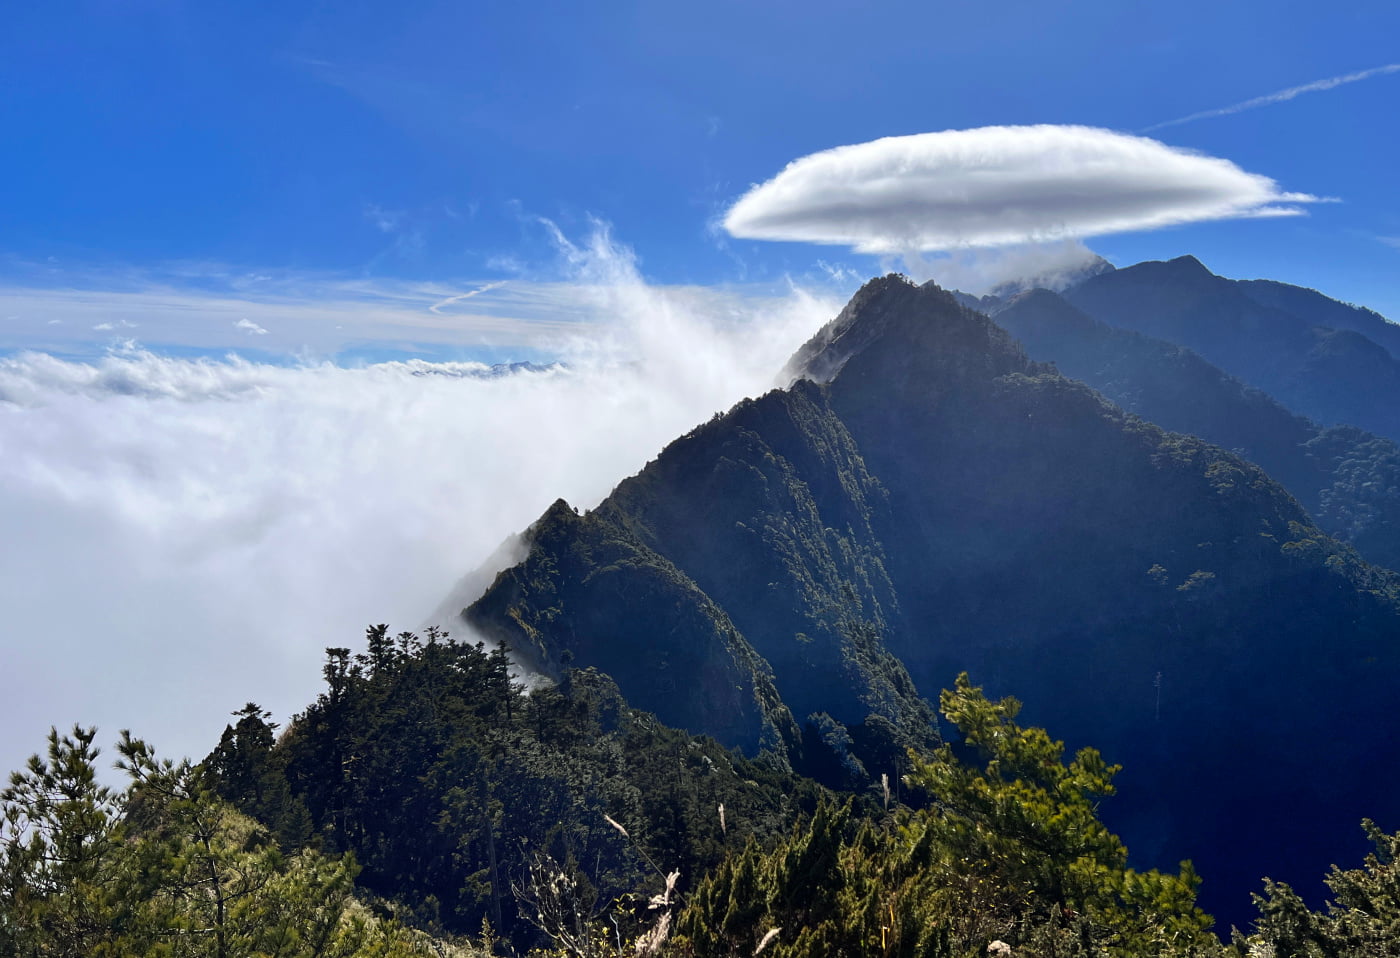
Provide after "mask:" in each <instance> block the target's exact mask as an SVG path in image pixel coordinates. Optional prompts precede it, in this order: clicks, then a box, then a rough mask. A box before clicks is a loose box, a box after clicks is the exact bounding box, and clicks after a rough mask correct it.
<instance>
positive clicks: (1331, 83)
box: [1142, 63, 1400, 133]
mask: <svg viewBox="0 0 1400 958" xmlns="http://www.w3.org/2000/svg"><path fill="white" fill-rule="evenodd" d="M1388 73H1400V63H1388V64H1386V65H1385V66H1382V67H1373V68H1372V69H1370V70H1358V71H1357V72H1356V73H1346V74H1343V75H1341V76H1335V77H1328V78H1327V79H1325V80H1314V81H1313V82H1311V83H1304V84H1302V85H1301V86H1294V87H1289V88H1288V89H1286V90H1278V91H1276V92H1274V93H1266V94H1264V95H1263V96H1256V97H1254V98H1253V99H1251V100H1245V101H1243V102H1242V103H1235V104H1232V105H1230V106H1222V107H1220V108H1219V109H1216V110H1203V111H1201V112H1200V113H1192V114H1191V115H1190V116H1183V117H1178V118H1177V119H1175V120H1167V121H1165V122H1163V123H1155V124H1153V125H1152V126H1149V127H1145V128H1143V131H1142V132H1144V133H1151V132H1152V131H1153V130H1160V129H1162V128H1163V127H1168V126H1179V125H1180V124H1182V123H1191V122H1193V121H1195V120H1205V119H1209V118H1211V117H1216V116H1230V115H1231V114H1233V113H1243V112H1244V111H1245V110H1253V109H1257V108H1258V107H1261V106H1272V105H1273V104H1275V103H1284V102H1286V101H1288V100H1292V99H1293V98H1294V97H1298V96H1302V95H1303V94H1304V93H1319V92H1322V91H1324V90H1333V89H1336V88H1337V87H1339V86H1344V85H1346V84H1348V83H1356V82H1357V81H1359V80H1369V79H1371V78H1372V77H1378V76H1385V75H1386V74H1388Z"/></svg>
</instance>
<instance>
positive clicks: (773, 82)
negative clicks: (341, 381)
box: [0, 0, 1400, 358]
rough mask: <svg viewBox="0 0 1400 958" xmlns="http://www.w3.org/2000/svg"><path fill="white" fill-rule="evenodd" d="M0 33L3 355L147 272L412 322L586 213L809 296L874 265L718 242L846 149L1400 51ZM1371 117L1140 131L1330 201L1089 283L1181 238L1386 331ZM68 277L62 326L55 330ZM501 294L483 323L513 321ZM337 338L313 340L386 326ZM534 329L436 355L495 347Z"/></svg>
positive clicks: (1229, 270)
mask: <svg viewBox="0 0 1400 958" xmlns="http://www.w3.org/2000/svg"><path fill="white" fill-rule="evenodd" d="M6 20H7V21H8V22H7V25H6V29H5V30H4V31H0V83H2V84H3V87H4V89H5V91H6V94H5V96H4V97H3V98H0V130H3V136H4V142H5V144H6V147H7V148H6V149H5V150H4V151H3V152H2V153H0V184H3V186H0V189H2V190H3V202H0V309H2V310H3V315H0V324H4V325H3V326H0V330H3V332H2V333H0V347H3V348H6V349H10V350H13V349H16V348H21V347H25V346H32V347H35V348H48V349H51V350H53V351H57V352H63V351H65V350H70V351H71V350H73V349H80V344H79V343H78V340H77V339H76V338H75V337H76V334H75V333H73V332H72V331H71V329H72V328H73V327H76V326H81V327H82V328H83V329H85V330H87V329H90V328H91V327H93V326H99V325H103V322H102V321H101V316H100V315H99V314H98V313H94V312H92V310H100V308H101V301H100V298H98V297H94V296H93V295H92V294H94V293H101V292H104V291H110V292H112V293H114V294H117V293H122V294H125V296H124V297H121V296H118V297H116V298H115V299H114V300H113V303H114V304H120V310H127V311H126V312H121V311H120V310H119V311H118V312H119V313H120V315H119V316H118V312H114V313H113V314H112V315H113V316H115V317H118V318H117V319H116V320H111V319H109V320H108V321H107V323H108V324H109V325H112V324H114V323H119V322H120V321H121V320H122V318H125V319H126V321H127V322H130V323H132V324H133V325H132V326H131V327H130V329H131V330H132V331H133V335H134V336H135V335H137V334H136V333H135V330H137V329H138V328H141V327H140V321H139V319H131V318H129V317H130V316H132V315H135V313H132V312H130V310H135V311H136V312H137V313H139V311H140V310H141V309H142V304H141V301H140V297H141V296H142V295H145V293H146V292H147V291H150V290H153V289H154V290H158V291H159V293H160V295H162V296H164V297H166V298H167V299H169V298H171V297H176V298H178V297H188V298H189V300H190V303H191V304H200V303H204V302H206V301H207V300H209V299H210V298H214V299H219V300H225V301H226V300H228V299H234V300H240V301H241V299H243V298H249V299H254V300H259V301H261V300H263V299H268V298H271V299H272V300H275V301H276V302H277V303H279V304H280V305H279V306H278V307H277V308H278V309H283V310H291V309H292V308H293V306H294V305H295V306H298V307H299V306H303V305H312V306H318V307H324V306H327V304H329V305H331V306H334V305H335V304H337V303H342V302H345V301H346V300H345V296H340V297H339V298H337V297H336V296H329V293H328V290H329V289H330V287H333V286H334V287H336V288H337V289H338V290H339V292H340V293H342V294H345V293H347V290H349V287H350V286H354V287H355V290H354V292H353V297H352V298H358V297H362V296H367V297H369V298H370V299H372V300H376V301H377V300H378V299H380V298H382V297H383V296H385V295H391V297H392V298H394V299H395V301H396V302H397V303H398V306H399V307H402V308H403V309H404V310H407V311H417V312H420V313H421V312H423V311H426V310H427V309H428V308H429V307H431V306H432V305H434V304H435V303H437V302H440V299H441V298H445V297H446V296H447V295H454V294H458V293H461V292H468V291H470V290H472V289H476V288H478V287H479V286H480V285H484V284H485V283H487V282H490V281H493V280H502V279H505V280H510V281H512V282H515V283H517V284H519V283H522V282H527V281H528V282H540V281H568V280H570V279H572V278H575V277H573V276H572V275H571V274H570V273H569V269H568V263H567V262H566V261H567V259H568V257H567V256H563V257H561V255H560V248H559V246H558V244H557V242H556V241H555V239H554V238H553V236H552V233H551V230H550V229H548V228H547V227H546V226H545V225H543V224H542V223H541V222H540V221H539V220H540V218H546V219H548V220H550V221H552V222H553V223H555V224H557V225H558V228H559V230H560V231H562V233H563V235H564V236H566V237H569V238H570V239H571V240H572V241H574V242H583V241H584V239H583V238H584V237H586V236H587V235H588V233H589V232H590V230H592V229H593V225H592V224H593V223H594V221H601V222H604V223H607V224H610V225H611V233H612V236H613V237H615V238H616V240H617V241H619V242H620V243H623V244H626V245H627V246H628V247H630V248H631V249H632V250H633V251H634V252H635V255H636V257H637V260H638V262H639V264H640V269H641V272H642V274H643V275H644V276H645V277H646V279H647V280H648V281H649V282H652V283H657V284H668V285H669V284H675V285H699V286H725V287H739V286H743V285H746V284H747V285H756V286H762V285H763V284H774V283H781V282H784V281H786V279H788V278H792V279H796V280H797V281H799V282H822V281H829V276H830V274H831V272H832V270H831V269H830V268H828V269H827V270H825V271H823V268H822V267H821V266H819V265H818V264H819V263H825V264H827V267H835V268H836V270H837V275H838V276H839V277H840V280H839V282H840V283H845V284H846V285H849V284H850V283H851V282H852V279H851V278H852V277H865V276H868V275H870V274H873V273H875V272H877V271H879V270H881V269H883V268H886V267H887V266H889V265H891V264H890V263H889V262H887V261H882V260H881V258H880V257H876V256H866V255H860V254H855V253H852V252H851V251H850V249H849V248H846V247H841V246H814V245H811V244H808V243H793V242H765V241H754V240H742V239H736V238H733V237H730V236H728V235H727V234H726V232H725V231H724V230H723V229H722V228H720V227H718V226H717V223H718V222H719V220H720V219H721V218H722V216H723V214H724V212H725V211H726V210H727V209H728V207H729V206H731V205H732V204H733V203H734V202H735V201H736V200H737V199H738V198H739V197H740V196H741V195H742V194H743V193H744V192H745V191H746V190H747V189H748V188H749V187H750V186H751V185H753V184H756V183H761V182H764V181H766V180H769V179H770V178H772V177H774V176H775V175H776V174H778V173H779V172H780V171H781V170H782V169H783V168H784V166H785V165H786V164H788V163H789V162H790V161H792V160H794V159H797V158H799V157H802V156H804V155H807V154H811V153H814V152H817V151H822V150H826V149H829V148H832V147H836V146H840V145H843V144H854V143H861V142H865V141H869V140H874V139H877V138H880V137H886V136H898V135H909V134H920V133H928V132H934V131H941V130H958V129H970V128H977V127H985V126H992V125H1019V124H1077V125H1084V126H1091V127H1100V128H1105V129H1109V130H1115V131H1121V132H1124V133H1133V132H1136V131H1142V130H1144V129H1145V128H1148V127H1152V126H1154V125H1156V124H1160V123H1164V122H1166V121H1171V120H1174V119H1177V118H1181V117H1186V116H1190V115H1192V114H1196V113H1199V112H1202V111H1209V110H1213V109H1218V108H1222V107H1228V106H1230V105H1232V104H1238V103H1243V102H1246V101H1249V100H1251V99H1253V98H1256V97H1260V96H1264V95H1267V94H1270V93H1273V92H1275V91H1280V90H1286V89H1289V88H1294V87H1298V86H1300V85H1304V84H1308V83H1311V82H1313V81H1318V80H1322V79H1325V78H1330V77H1338V76H1343V75H1348V74H1353V73H1356V72H1358V71H1365V70H1371V69H1375V68H1379V67H1385V66H1387V65H1392V64H1396V63H1400V40H1397V38H1400V7H1397V6H1396V5H1395V4H1394V3H1390V2H1376V3H1336V4H1279V3H1270V4H1262V3H1227V4H1221V3H1217V2H1212V3H1198V2H1184V3H1175V4H1127V3H1121V2H1114V3H1107V2H1074V3H1060V4H1053V5H1052V4H1046V3H1043V2H1025V3H1019V2H1018V3H997V4H987V3H970V2H968V3H963V2H958V3H946V2H943V3H929V2H920V3H908V4H905V3H883V4H852V3H830V2H820V0H818V2H811V0H808V2H803V3H789V2H752V0H750V2H745V3H731V2H726V0H719V2H711V3H706V4H682V3H656V2H639V3H597V4H549V3H536V4H529V5H518V4H505V3H487V2H475V3H462V2H456V3H433V2H406V3H395V4H387V3H378V4H375V3H337V4H295V3H293V4H287V3H249V2H245V3H237V4H234V3H220V2H207V0H202V2H191V3H181V2H139V0H138V2H115V0H102V2H89V3H55V4H27V5H18V6H14V7H13V9H11V10H10V11H8V12H7V14H6ZM1398 107H1400V72H1389V73H1379V74H1377V75H1373V76H1370V77H1368V78H1366V79H1363V80H1358V81H1356V82H1351V83H1346V84H1342V85H1338V86H1335V87H1333V88H1331V89H1326V90H1317V91H1314V92H1308V93H1304V94H1301V95H1298V96H1296V97H1294V98H1292V99H1287V100H1282V101H1280V102H1275V103H1271V104H1266V105H1261V106H1258V107H1255V108H1251V109H1246V110H1243V111H1240V112H1237V113H1231V114H1227V115H1220V116H1212V117H1202V118H1199V119H1195V120H1192V121H1189V122H1184V123H1179V124H1176V125H1170V126H1165V127H1162V128H1160V129H1156V130H1153V131H1152V133H1151V134H1150V135H1151V136H1153V137H1156V138H1158V139H1160V140H1161V141H1162V142H1163V143H1165V144H1168V145H1169V146H1172V147H1178V148H1184V149H1188V150H1193V151H1198V152H1200V153H1204V154H1207V155H1210V156H1213V157H1220V158H1223V159H1226V160H1229V161H1231V162H1233V163H1234V164H1236V165H1238V167H1240V168H1241V169H1242V170H1244V171H1248V172H1249V173H1253V174H1260V175H1263V176H1266V177H1269V178H1271V179H1272V180H1274V181H1275V182H1276V183H1277V184H1278V186H1279V188H1280V189H1282V190H1285V191H1291V192H1298V193H1306V194H1311V195H1313V196H1317V197H1325V198H1334V199H1337V200H1340V202H1336V203H1328V204H1319V205H1313V206H1309V207H1308V208H1307V209H1306V211H1305V212H1306V215H1302V216H1296V217H1292V218H1287V219H1273V218H1265V219H1254V218H1247V219H1230V220H1225V221H1220V222H1206V223H1196V224H1192V225H1185V226H1176V227H1171V228H1167V229H1162V230H1152V231H1140V232H1128V233H1117V234H1114V235H1108V236H1101V237H1097V238H1090V239H1088V240H1087V242H1088V245H1089V246H1090V247H1091V248H1092V249H1094V250H1095V251H1096V252H1099V253H1101V254H1103V255H1105V256H1107V257H1109V258H1110V259H1111V260H1113V261H1114V262H1116V263H1118V264H1119V265H1126V264H1129V263H1132V262H1137V261H1140V260H1143V259H1156V258H1165V257H1171V256H1176V255H1180V254H1182V253H1193V254H1195V255H1197V256H1199V257H1200V258H1201V259H1202V260H1203V261H1204V262H1205V263H1206V264H1207V265H1208V266H1210V267H1211V268H1213V269H1214V270H1215V271H1216V272H1219V273H1221V274H1223V275H1228V276H1236V277H1269V278H1276V279H1281V280H1285V281H1288V282H1294V283H1299V284H1302V285H1308V286H1314V287H1316V288H1319V289H1321V290H1323V291H1324V292H1326V293H1328V294H1330V295H1333V296H1337V297H1339V298H1342V299H1347V300H1351V301H1355V302H1360V303H1362V304H1365V305H1369V306H1372V307H1374V308H1377V309H1380V310H1381V311H1382V312H1384V313H1386V314H1387V315H1390V316H1392V317H1396V316H1397V315H1400V291H1397V288H1396V283H1395V278H1396V276H1397V275H1400V199H1397V191H1396V190H1395V188H1394V182H1393V179H1394V167H1395V160H1394V158H1395V156H1396V155H1397V154H1400V125H1397V124H1396V123H1395V118H1396V116H1397V115H1400V109H1397V108H1398ZM895 265H896V266H897V265H898V264H895ZM347 284H348V285H347ZM75 289H77V290H82V291H83V292H84V299H85V302H86V303H87V306H86V307H85V310H86V311H84V310H79V311H77V312H72V308H71V306H70V304H69V302H68V298H66V297H68V296H70V295H71V293H72V291H73V290H75ZM270 289H271V291H270V292H269V290H270ZM386 290H392V291H393V292H392V293H391V294H389V293H386V292H385V291H386ZM409 290H412V291H413V292H412V293H411V294H410V293H408V292H406V291H409ZM48 291H52V292H53V293H54V296H52V297H49V298H47V299H46V297H45V293H46V292H48ZM439 292H442V293H444V296H443V297H440V298H438V299H434V298H433V297H435V296H437V294H438V293H439ZM60 294H61V295H60ZM7 295H8V296H9V299H8V300H6V299H5V297H6V296H7ZM133 296H134V297H135V298H134V299H133ZM328 296H329V298H328ZM489 298H490V297H488V299H489ZM482 302H483V303H485V302H486V300H483V301H482ZM113 308H114V309H115V308H116V306H115V305H114V307H113ZM231 308H233V309H234V311H235V312H236V311H238V310H237V307H231ZM462 308H463V309H464V308H465V301H463V306H462ZM512 308H513V307H512V306H511V305H510V304H500V303H494V302H493V303H492V307H491V310H490V311H492V312H493V314H495V315H497V316H498V317H500V316H505V317H506V318H519V317H518V316H517V314H516V313H513V312H511V309H512ZM201 309H202V307H201V308H194V306H193V305H192V306H191V308H190V309H189V310H187V311H186V312H187V313H188V314H189V315H188V317H187V318H186V321H185V327H186V328H185V329H184V331H183V333H182V334H181V335H178V336H176V335H169V334H168V333H169V330H168V328H166V327H162V328H161V330H160V331H159V333H157V332H156V331H153V330H151V329H150V328H149V327H147V328H146V329H144V330H143V335H141V336H140V338H141V339H142V341H143V342H149V343H151V344H153V345H159V344H161V343H160V341H161V340H162V339H163V340H164V341H165V345H169V346H171V347H181V348H199V347H200V346H201V345H209V346H222V345H226V344H228V343H242V344H243V346H244V348H246V349H262V350H264V351H266V352H268V353H276V352H278V351H283V352H287V351H292V350H294V349H296V348H304V347H305V346H306V345H307V342H301V340H306V341H308V342H309V341H311V340H313V339H315V337H314V336H311V335H310V334H308V333H306V332H305V329H306V328H307V327H306V326H304V325H303V326H300V327H298V332H297V333H296V334H287V335H281V334H282V333H283V332H284V331H283V330H279V329H276V328H275V326H276V324H275V323H271V324H270V323H269V322H268V321H267V319H266V318H265V316H268V315H270V316H273V317H274V318H275V317H276V316H277V315H279V313H278V312H277V310H276V309H274V310H272V311H271V312H269V313H266V314H262V313H260V314H258V315H255V316H252V317H251V318H250V319H249V322H252V323H255V324H257V325H259V326H260V327H261V328H268V329H271V330H272V333H273V335H268V336H263V335H260V334H256V333H249V332H248V331H247V330H246V329H235V328H234V327H233V323H232V322H231V321H230V322H225V316H224V314H223V313H221V312H219V311H217V310H216V311H215V312H214V313H213V314H212V315H213V318H212V319H211V318H208V316H207V315H206V313H204V312H202V311H201ZM558 309H560V310H563V311H565V312H567V297H564V298H563V299H561V300H560V302H559V304H558ZM70 314H71V317H72V318H71V319H68V320H65V319H64V317H67V316H70ZM507 314H508V315H507ZM461 315H462V316H464V317H465V316H466V315H467V314H466V313H462V314H461ZM41 318H42V322H40V319H41ZM533 318H535V317H534V314H531V316H530V317H527V319H528V320H530V321H533ZM54 319H58V320H60V322H52V320H54ZM94 319H95V320H97V321H90V320H94ZM308 322H316V323H321V324H323V325H324V324H325V323H327V322H329V320H326V319H324V318H319V319H315V320H314V321H313V320H308ZM463 323H464V324H465V325H466V326H471V322H468V321H467V320H466V319H464V320H463ZM65 324H66V325H67V326H68V327H69V331H68V333H67V334H66V336H65V337H58V336H57V332H56V331H57V327H59V326H60V325H65ZM201 324H203V325H201ZM205 326H207V329H206V328H204V327H205ZM331 326H332V327H333V326H334V323H331ZM121 329H122V327H120V326H116V327H115V330H116V331H117V332H120V331H121ZM216 330H217V334H216ZM97 332H98V333H99V335H98V336H96V337H93V338H94V339H98V340H100V339H101V338H102V337H101V335H100V334H101V333H106V332H111V331H110V330H99V331H97ZM206 334H207V335H206ZM356 335H357V336H359V338H356V336H351V335H349V334H345V335H343V336H341V337H340V338H336V337H330V336H328V337H325V338H324V340H323V341H322V343H321V345H320V346H319V347H318V348H321V349H323V350H324V351H326V352H329V353H333V354H334V353H337V352H342V351H345V350H350V349H353V348H357V346H358V347H360V348H362V347H364V346H365V344H366V343H375V342H387V344H388V346H393V345H394V344H395V343H396V342H398V340H394V338H393V335H388V339H387V340H386V334H385V332H384V331H383V330H382V329H380V328H376V329H374V330H369V329H366V330H364V331H362V335H361V334H358V333H357V334H356ZM240 337H241V338H240ZM400 338H401V339H402V341H403V344H405V345H407V344H409V343H410V341H413V340H415V339H419V340H424V339H433V337H432V336H420V335H417V334H416V333H407V332H406V333H404V334H403V335H402V336H401V337H400ZM438 338H439V339H441V338H442V337H438ZM528 340H529V337H528V336H512V335H511V334H509V333H507V332H503V331H502V332H499V333H498V334H495V335H494V336H493V335H478V334H475V333H473V334H472V335H467V334H465V333H462V335H460V336H458V337H457V339H456V340H454V342H455V343H456V345H457V346H458V347H459V350H460V351H461V352H463V353H464V354H465V353H470V354H473V355H478V356H481V357H484V358H504V357H507V356H510V355H517V354H519V355H524V354H525V353H528V352H531V350H529V349H525V348H524V346H525V345H526V342H527V341H528Z"/></svg>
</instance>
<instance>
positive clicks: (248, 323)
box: [233, 316, 267, 336]
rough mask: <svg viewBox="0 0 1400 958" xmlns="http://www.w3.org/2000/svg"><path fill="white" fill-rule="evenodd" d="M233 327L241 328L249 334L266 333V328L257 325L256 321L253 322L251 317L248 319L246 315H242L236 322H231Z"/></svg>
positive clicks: (260, 334)
mask: <svg viewBox="0 0 1400 958" xmlns="http://www.w3.org/2000/svg"><path fill="white" fill-rule="evenodd" d="M233 328H234V329H241V330H243V331H244V332H246V333H247V334H248V335H249V336H266V335H267V330H266V329H264V328H263V327H261V326H259V325H258V324H257V323H255V322H253V321H252V320H251V319H249V318H248V317H246V316H245V317H243V318H242V319H240V320H239V321H238V322H236V323H234V324H233Z"/></svg>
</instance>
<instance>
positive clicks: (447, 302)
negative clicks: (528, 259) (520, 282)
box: [428, 279, 506, 313]
mask: <svg viewBox="0 0 1400 958" xmlns="http://www.w3.org/2000/svg"><path fill="white" fill-rule="evenodd" d="M505 284H506V281H505V280H503V279H502V280H497V281H496V282H494V283H487V284H486V285H485V286H483V287H481V288H480V289H474V290H472V291H471V292H469V293H462V294H461V295H460V296H449V297H447V298H446V299H444V300H443V301H442V302H440V303H434V304H433V305H432V306H429V307H428V311H429V312H432V313H441V312H442V308H443V307H444V306H451V305H452V304H453V303H460V302H461V301H462V300H464V299H471V298H472V297H473V296H478V295H480V294H481V293H484V292H486V291H487V290H492V289H495V288H496V287H498V286H504V285H505Z"/></svg>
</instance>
